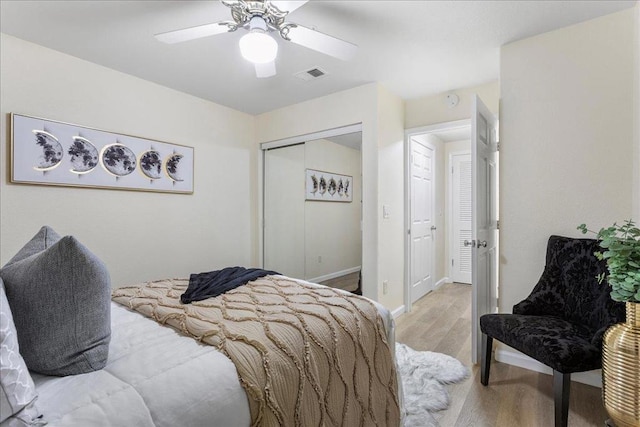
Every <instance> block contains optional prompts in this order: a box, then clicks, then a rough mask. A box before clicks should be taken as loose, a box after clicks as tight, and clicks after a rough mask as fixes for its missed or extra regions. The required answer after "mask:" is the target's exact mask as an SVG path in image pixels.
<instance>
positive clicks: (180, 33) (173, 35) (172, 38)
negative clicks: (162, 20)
mask: <svg viewBox="0 0 640 427" xmlns="http://www.w3.org/2000/svg"><path fill="white" fill-rule="evenodd" d="M236 28H237V27H236V26H234V24H232V23H230V22H214V23H213V24H204V25H198V26H197V27H190V28H184V29H182V30H175V31H167V32H166V33H160V34H156V35H155V38H156V39H158V40H160V41H161V42H165V43H169V44H173V43H180V42H186V41H188V40H194V39H199V38H202V37H209V36H215V35H216V34H222V33H228V32H230V31H234V30H235V29H236Z"/></svg>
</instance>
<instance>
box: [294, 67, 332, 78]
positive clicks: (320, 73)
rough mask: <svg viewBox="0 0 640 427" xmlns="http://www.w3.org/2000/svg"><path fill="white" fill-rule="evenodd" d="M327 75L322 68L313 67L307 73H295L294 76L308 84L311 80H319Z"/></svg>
mask: <svg viewBox="0 0 640 427" xmlns="http://www.w3.org/2000/svg"><path fill="white" fill-rule="evenodd" d="M326 75H327V72H326V71H325V70H323V69H322V68H320V67H313V68H310V69H308V70H305V71H300V72H299V73H295V74H294V76H296V77H297V78H299V79H302V80H304V81H306V82H308V81H311V80H317V79H319V78H322V77H324V76H326Z"/></svg>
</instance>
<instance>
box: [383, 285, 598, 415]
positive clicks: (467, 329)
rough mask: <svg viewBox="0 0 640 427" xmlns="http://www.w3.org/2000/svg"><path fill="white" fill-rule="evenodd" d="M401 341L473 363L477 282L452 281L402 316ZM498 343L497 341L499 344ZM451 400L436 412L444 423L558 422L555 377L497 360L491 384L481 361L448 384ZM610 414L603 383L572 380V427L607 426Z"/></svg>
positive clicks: (399, 322)
mask: <svg viewBox="0 0 640 427" xmlns="http://www.w3.org/2000/svg"><path fill="white" fill-rule="evenodd" d="M396 340H397V341H398V342H401V343H405V344H407V345H409V346H410V347H413V348H415V349H416V350H428V351H436V352H440V353H445V354H448V355H450V356H453V357H456V358H457V359H458V360H460V361H461V362H462V363H464V364H465V365H467V366H470V367H471V286H469V285H462V284H456V283H449V284H445V285H443V286H441V287H440V288H438V289H436V290H435V291H433V292H431V293H430V294H428V295H426V296H425V297H423V298H422V299H420V300H419V301H418V302H417V303H416V304H414V305H413V310H412V311H411V313H406V314H403V315H402V316H400V317H399V318H398V319H396ZM495 345H496V342H495V341H494V347H495ZM447 388H448V390H449V393H450V397H451V404H450V406H449V408H448V409H447V410H446V411H443V412H440V413H437V414H436V417H438V421H439V423H440V425H441V426H442V427H454V426H455V427H458V426H473V427H483V426H487V427H489V426H492V427H493V426H496V427H547V426H549V427H552V426H553V390H552V377H551V376H550V375H545V374H539V373H537V372H533V371H529V370H526V369H522V368H518V367H516V366H510V365H507V364H504V363H499V362H496V361H495V360H494V361H493V362H492V364H491V376H490V378H489V385H488V386H487V387H483V386H482V385H481V384H480V369H479V366H477V365H476V366H473V367H472V373H471V376H470V378H468V379H467V380H465V381H463V382H461V383H458V384H452V385H448V386H447ZM607 418H608V417H607V414H606V411H605V409H604V407H603V406H602V400H601V391H600V389H599V388H596V387H591V386H587V385H584V384H580V383H576V382H572V383H571V402H570V404H569V427H587V426H600V427H601V426H604V421H605V420H606V419H607Z"/></svg>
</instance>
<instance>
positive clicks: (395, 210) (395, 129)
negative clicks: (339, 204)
mask: <svg viewBox="0 0 640 427" xmlns="http://www.w3.org/2000/svg"><path fill="white" fill-rule="evenodd" d="M377 92H378V115H377V120H378V134H377V136H378V194H379V196H378V213H379V218H380V219H379V221H378V233H379V235H378V238H379V241H378V265H379V275H380V276H379V281H380V284H382V282H383V281H387V282H388V289H389V291H388V293H387V294H384V292H383V289H382V287H379V288H378V301H380V302H381V303H383V304H384V305H386V306H387V307H389V308H391V309H395V308H396V307H400V306H401V305H402V304H403V303H404V268H405V266H404V236H405V223H404V221H405V214H404V126H403V119H404V103H403V101H402V99H400V98H399V97H398V96H396V95H394V94H393V93H391V92H389V91H388V90H387V89H385V88H384V87H383V86H380V85H378V87H377ZM364 185H367V181H365V184H364ZM383 205H387V206H388V207H389V218H382V206H383Z"/></svg>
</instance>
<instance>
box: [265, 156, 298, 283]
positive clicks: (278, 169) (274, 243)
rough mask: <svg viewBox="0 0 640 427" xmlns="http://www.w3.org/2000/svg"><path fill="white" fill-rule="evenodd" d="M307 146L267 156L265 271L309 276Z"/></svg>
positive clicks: (293, 275)
mask: <svg viewBox="0 0 640 427" xmlns="http://www.w3.org/2000/svg"><path fill="white" fill-rule="evenodd" d="M304 157H305V148H304V144H298V145H291V146H287V147H281V148H275V149H271V150H267V151H265V154H264V168H265V169H264V268H265V269H267V270H274V271H277V272H278V273H280V274H284V275H287V276H290V277H305V271H304V270H305V241H304V221H305V215H304V208H305V205H304V203H305V181H304V177H305V166H304Z"/></svg>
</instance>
